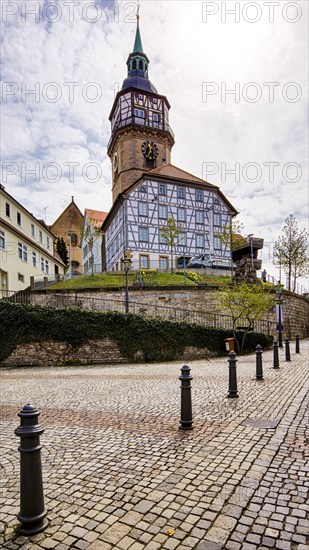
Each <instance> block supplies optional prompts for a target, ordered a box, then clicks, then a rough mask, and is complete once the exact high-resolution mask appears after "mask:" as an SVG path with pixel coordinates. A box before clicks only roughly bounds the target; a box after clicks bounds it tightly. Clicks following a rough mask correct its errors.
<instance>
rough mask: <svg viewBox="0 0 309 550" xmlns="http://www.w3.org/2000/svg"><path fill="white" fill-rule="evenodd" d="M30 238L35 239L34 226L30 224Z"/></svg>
mask: <svg viewBox="0 0 309 550" xmlns="http://www.w3.org/2000/svg"><path fill="white" fill-rule="evenodd" d="M31 237H35V227H34V224H33V223H32V224H31Z"/></svg>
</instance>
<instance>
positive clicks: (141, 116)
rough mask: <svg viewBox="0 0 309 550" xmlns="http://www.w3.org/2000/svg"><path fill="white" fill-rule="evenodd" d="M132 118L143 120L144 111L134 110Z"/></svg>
mask: <svg viewBox="0 0 309 550" xmlns="http://www.w3.org/2000/svg"><path fill="white" fill-rule="evenodd" d="M134 116H136V117H138V118H145V111H143V109H134Z"/></svg>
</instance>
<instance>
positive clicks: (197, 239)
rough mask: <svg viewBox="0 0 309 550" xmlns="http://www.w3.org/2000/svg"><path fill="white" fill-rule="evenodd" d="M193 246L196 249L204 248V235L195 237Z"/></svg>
mask: <svg viewBox="0 0 309 550" xmlns="http://www.w3.org/2000/svg"><path fill="white" fill-rule="evenodd" d="M195 245H196V248H204V235H200V234H196V235H195Z"/></svg>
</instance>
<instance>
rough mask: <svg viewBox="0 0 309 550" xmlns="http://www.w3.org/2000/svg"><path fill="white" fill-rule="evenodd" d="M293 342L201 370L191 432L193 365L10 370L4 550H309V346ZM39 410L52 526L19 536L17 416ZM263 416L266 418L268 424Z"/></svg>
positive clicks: (5, 410)
mask: <svg viewBox="0 0 309 550" xmlns="http://www.w3.org/2000/svg"><path fill="white" fill-rule="evenodd" d="M300 346H301V348H300V351H301V353H300V354H296V353H295V343H294V342H292V343H291V362H287V361H285V354H284V350H280V369H278V370H276V369H273V368H272V364H273V353H272V351H267V352H264V353H263V367H264V381H257V380H255V355H250V356H240V357H238V363H237V376H238V393H239V398H238V399H228V398H227V397H226V396H227V391H228V363H227V358H226V357H223V358H221V359H214V360H213V359H211V360H205V361H202V360H198V361H192V362H190V363H189V366H190V367H191V369H192V375H193V381H192V406H193V419H194V429H193V430H192V431H182V430H179V420H180V381H179V379H178V377H179V375H180V367H181V366H182V363H179V362H177V363H176V362H174V363H169V364H167V363H160V364H147V365H145V364H139V365H111V366H104V367H100V366H93V367H84V366H83V367H58V368H45V369H44V368H37V367H36V368H15V369H9V368H6V369H3V370H2V371H1V395H2V398H1V400H2V417H1V447H2V453H1V454H2V457H1V469H2V473H1V484H2V490H1V537H2V539H1V548H6V549H12V550H13V549H23V550H26V549H28V548H29V549H32V550H39V549H48V548H55V549H57V550H67V549H69V548H76V549H80V550H84V549H87V550H110V549H112V548H113V549H117V550H127V549H130V550H142V549H145V550H157V549H164V550H165V549H166V550H173V549H175V548H177V549H179V550H184V549H198V550H220V549H228V550H239V549H242V550H251V549H252V550H256V549H259V550H263V549H269V548H276V549H281V550H289V549H298V550H305V549H307V550H309V522H308V510H309V505H308V490H309V477H308V469H309V468H308V458H309V451H308V438H309V434H308V432H307V440H306V428H307V430H308V351H309V340H306V341H304V340H303V341H301V342H300ZM26 403H31V404H32V405H35V406H36V407H37V409H38V410H39V411H40V413H41V415H40V417H39V421H40V423H41V424H42V425H43V426H44V427H45V432H44V434H43V435H42V436H41V444H42V468H43V479H44V495H45V505H46V507H47V510H48V515H47V517H48V519H49V521H50V523H49V526H48V528H47V529H46V530H45V531H44V532H43V533H40V534H38V535H36V536H33V537H31V538H30V539H29V538H26V537H23V536H20V534H19V533H18V530H17V529H16V528H17V526H18V520H17V514H18V512H19V459H20V456H19V452H18V445H19V443H20V442H19V440H18V438H17V437H16V436H15V434H14V429H15V428H17V426H18V425H19V418H18V416H17V413H18V412H19V411H20V410H21V409H22V408H23V406H24V405H25V404H26ZM258 421H260V422H258Z"/></svg>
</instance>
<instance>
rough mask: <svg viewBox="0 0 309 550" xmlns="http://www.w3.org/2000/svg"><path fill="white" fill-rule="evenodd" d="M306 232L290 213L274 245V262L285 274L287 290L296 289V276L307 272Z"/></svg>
mask: <svg viewBox="0 0 309 550" xmlns="http://www.w3.org/2000/svg"><path fill="white" fill-rule="evenodd" d="M307 240H308V233H307V231H306V230H305V229H303V230H300V229H299V228H298V224H297V221H296V218H295V217H294V216H293V215H292V214H291V215H290V216H289V217H288V218H287V219H286V220H285V225H284V227H283V234H282V235H281V236H280V237H279V239H278V240H277V241H276V242H275V245H274V264H275V265H276V266H279V267H282V268H283V270H284V272H285V274H286V275H287V280H288V284H287V288H288V290H293V292H294V291H295V289H296V281H297V279H298V277H301V276H303V275H307V273H308V246H307Z"/></svg>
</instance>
